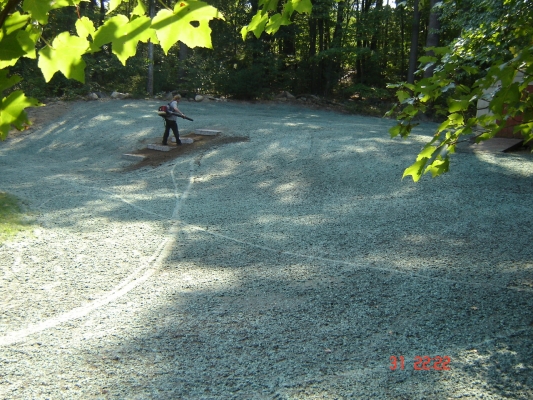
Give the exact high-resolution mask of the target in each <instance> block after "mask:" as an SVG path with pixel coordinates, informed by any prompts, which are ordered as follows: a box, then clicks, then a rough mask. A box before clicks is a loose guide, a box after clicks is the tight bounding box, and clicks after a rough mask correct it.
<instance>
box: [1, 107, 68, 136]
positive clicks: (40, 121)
mask: <svg viewBox="0 0 533 400" xmlns="http://www.w3.org/2000/svg"><path fill="white" fill-rule="evenodd" d="M75 104H76V102H72V101H53V102H50V103H46V104H44V105H42V106H41V107H30V108H27V109H26V114H27V115H28V120H29V121H30V125H28V126H27V127H26V129H25V130H23V131H19V130H17V129H14V128H13V129H11V130H10V131H9V137H16V136H19V135H24V134H30V133H32V132H33V131H34V130H35V129H38V128H39V127H41V126H42V125H44V124H46V123H48V122H50V121H53V120H55V119H57V118H60V117H61V116H63V115H64V114H66V113H67V112H69V110H70V109H71V108H72V106H73V105H75Z"/></svg>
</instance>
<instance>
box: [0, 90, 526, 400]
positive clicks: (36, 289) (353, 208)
mask: <svg viewBox="0 0 533 400" xmlns="http://www.w3.org/2000/svg"><path fill="white" fill-rule="evenodd" d="M158 106H159V103H157V102H155V101H135V100H131V101H130V100H116V101H111V100H109V101H97V102H87V103H78V104H75V105H72V106H71V107H70V108H69V111H68V112H67V113H66V114H64V115H62V116H59V117H58V118H56V119H54V120H52V121H50V122H48V123H46V124H44V125H42V126H40V127H39V128H34V129H33V130H32V133H31V134H29V135H24V134H19V135H16V136H13V137H12V138H9V139H8V140H6V141H4V142H2V143H0V168H1V177H0V190H2V191H6V192H9V193H12V194H14V195H16V196H18V197H20V198H22V199H23V200H24V201H25V202H27V204H28V205H29V208H30V210H31V211H32V215H33V218H34V220H35V229H34V230H33V231H32V232H29V233H22V234H20V235H19V236H17V237H16V238H14V239H13V240H11V241H9V242H6V243H4V244H3V245H1V246H0V274H1V275H0V305H1V314H0V398H2V399H75V398H83V399H85V398H90V399H92V398H95V399H108V398H114V399H428V398H432V399H455V398H462V399H532V398H533V313H532V310H533V246H531V243H532V238H533V221H532V220H531V206H532V204H533V203H532V199H533V159H532V157H531V156H530V155H529V154H523V153H522V154H490V153H483V154H472V153H458V154H455V155H453V158H452V165H451V172H450V173H448V174H446V175H444V176H442V177H439V178H438V179H431V178H429V177H425V178H424V179H422V180H421V181H420V182H418V183H413V182H412V181H410V180H409V179H408V178H406V179H404V180H402V179H401V175H402V173H403V169H404V168H405V167H407V166H409V165H410V164H411V163H412V162H413V161H414V159H415V157H416V154H417V153H418V151H419V150H420V148H421V146H422V145H423V143H425V141H426V140H427V138H428V137H429V136H430V135H432V133H433V130H434V129H435V127H436V126H435V125H433V124H430V123H423V124H421V125H419V126H418V127H417V128H415V129H414V131H413V134H412V136H411V137H410V138H409V139H408V140H399V139H390V137H389V135H388V132H387V131H388V128H390V127H391V126H392V125H393V123H394V122H393V121H391V120H386V119H379V118H370V117H361V116H354V115H344V114H340V113H336V112H331V111H325V110H312V109H307V108H303V107H298V106H296V105H289V104H276V103H272V104H239V103H232V102H227V103H222V102H218V103H214V102H213V103H206V102H202V103H183V104H182V106H181V109H182V111H183V112H185V113H186V114H187V115H190V116H191V117H193V118H194V122H189V121H178V124H179V126H180V130H181V131H182V132H185V133H186V132H187V131H191V132H192V131H193V130H194V129H211V130H220V131H221V132H222V135H223V136H224V137H240V138H242V137H247V138H248V140H246V141H243V140H235V141H234V142H232V141H226V142H225V143H221V144H220V145H215V146H210V147H205V148H198V150H197V151H191V152H187V153H183V154H181V155H180V156H179V157H176V158H175V159H172V160H169V161H167V162H165V163H163V164H162V165H160V166H158V167H156V168H154V167H153V166H147V167H143V168H137V169H132V168H129V167H130V166H131V164H132V161H129V160H126V159H124V158H122V154H125V153H131V152H134V151H138V150H141V149H142V148H144V147H145V143H146V142H147V139H149V138H158V137H160V136H162V127H161V121H160V118H159V117H158V116H157V114H156V112H155V110H157V107H158ZM401 356H403V360H404V362H403V369H401V368H400V357H401ZM424 356H428V358H424ZM437 356H439V357H441V358H438V357H437ZM391 357H396V361H397V364H396V365H397V367H396V369H395V370H392V368H393V367H394V364H393V362H394V360H395V359H394V358H391ZM429 358H431V359H430V360H429ZM446 359H447V360H448V361H449V362H448V363H446V362H445V360H446ZM443 365H444V366H446V365H447V366H448V367H449V370H442V366H443ZM423 368H426V369H427V370H424V369H423ZM418 369H421V370H418Z"/></svg>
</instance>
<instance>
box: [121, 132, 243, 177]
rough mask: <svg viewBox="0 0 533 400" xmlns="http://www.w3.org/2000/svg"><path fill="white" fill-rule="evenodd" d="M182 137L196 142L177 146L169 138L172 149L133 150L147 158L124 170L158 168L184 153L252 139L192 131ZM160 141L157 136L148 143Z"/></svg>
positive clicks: (133, 152) (134, 152)
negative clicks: (208, 134) (200, 133)
mask: <svg viewBox="0 0 533 400" xmlns="http://www.w3.org/2000/svg"><path fill="white" fill-rule="evenodd" d="M180 137H182V138H191V139H193V140H194V142H193V143H191V144H185V143H184V144H182V145H181V146H176V145H175V144H174V143H171V142H170V138H169V147H170V151H159V150H151V149H147V148H145V149H141V150H136V151H132V152H130V153H129V154H139V155H142V156H145V157H146V158H145V159H144V160H142V161H139V162H136V163H133V164H131V165H129V166H127V167H125V168H124V169H123V171H124V172H127V171H133V170H136V169H139V168H143V167H148V166H149V167H153V168H156V167H159V166H160V165H162V164H164V163H166V162H167V161H171V160H173V159H175V158H178V157H180V156H182V155H184V154H190V153H194V152H200V151H205V150H208V149H210V148H213V147H216V146H221V145H225V144H229V143H239V142H247V141H249V140H250V139H249V138H248V137H246V136H223V135H220V134H218V135H216V136H205V135H196V134H194V133H190V134H187V135H180ZM160 142H161V138H157V139H151V140H148V141H147V144H148V143H154V144H159V143H160Z"/></svg>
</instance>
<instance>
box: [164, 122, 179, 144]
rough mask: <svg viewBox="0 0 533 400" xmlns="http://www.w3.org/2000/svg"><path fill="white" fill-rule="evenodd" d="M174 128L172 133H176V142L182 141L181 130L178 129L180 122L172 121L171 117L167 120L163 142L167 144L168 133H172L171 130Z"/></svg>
mask: <svg viewBox="0 0 533 400" xmlns="http://www.w3.org/2000/svg"><path fill="white" fill-rule="evenodd" d="M171 129H172V133H174V137H175V138H176V144H178V143H179V142H180V132H179V130H178V123H177V122H176V121H171V120H169V119H166V120H165V134H164V135H163V144H167V140H168V135H169V134H170V130H171Z"/></svg>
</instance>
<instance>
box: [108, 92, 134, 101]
mask: <svg viewBox="0 0 533 400" xmlns="http://www.w3.org/2000/svg"><path fill="white" fill-rule="evenodd" d="M128 97H130V94H129V93H120V92H116V91H115V92H113V93H111V98H112V99H127V98H128Z"/></svg>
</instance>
